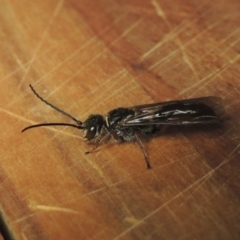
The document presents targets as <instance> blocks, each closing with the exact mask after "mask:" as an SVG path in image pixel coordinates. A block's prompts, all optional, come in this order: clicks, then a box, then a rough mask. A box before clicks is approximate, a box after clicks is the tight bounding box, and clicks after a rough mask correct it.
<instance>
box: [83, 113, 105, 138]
mask: <svg viewBox="0 0 240 240" xmlns="http://www.w3.org/2000/svg"><path fill="white" fill-rule="evenodd" d="M103 125H104V119H103V116H102V115H99V114H95V115H90V116H89V117H88V118H87V120H86V121H85V122H84V123H83V124H82V127H83V128H84V129H85V130H84V135H83V137H84V138H85V139H86V140H88V141H91V140H93V139H95V138H96V137H97V136H99V134H100V133H101V130H102V127H103Z"/></svg>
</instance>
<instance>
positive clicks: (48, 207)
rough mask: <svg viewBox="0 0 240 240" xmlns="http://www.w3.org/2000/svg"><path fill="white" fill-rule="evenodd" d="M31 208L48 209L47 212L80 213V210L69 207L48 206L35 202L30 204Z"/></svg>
mask: <svg viewBox="0 0 240 240" xmlns="http://www.w3.org/2000/svg"><path fill="white" fill-rule="evenodd" d="M29 208H30V209H33V210H42V211H47V212H49V211H50V212H52V211H53V212H63V213H72V214H79V212H77V211H75V210H72V209H69V208H62V207H55V206H46V205H38V204H35V203H31V204H30V205H29Z"/></svg>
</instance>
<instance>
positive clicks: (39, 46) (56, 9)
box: [15, 0, 64, 96]
mask: <svg viewBox="0 0 240 240" xmlns="http://www.w3.org/2000/svg"><path fill="white" fill-rule="evenodd" d="M63 3H64V0H60V1H59V2H58V4H57V6H56V8H55V10H54V12H53V14H52V16H51V18H50V20H49V24H48V25H47V27H46V29H45V30H44V32H43V34H42V38H41V40H40V42H39V43H38V45H37V47H36V49H35V51H34V53H33V56H32V59H31V60H30V62H29V65H28V67H27V69H26V72H25V74H24V76H23V78H22V79H21V81H20V83H19V86H18V89H17V91H16V94H15V96H16V95H17V94H18V92H19V89H20V87H21V85H22V83H23V82H24V80H25V78H26V76H27V74H28V72H29V70H30V68H31V66H32V63H33V62H34V61H35V58H36V56H37V54H38V52H39V50H40V48H41V46H42V44H43V42H44V40H45V37H46V35H47V32H48V30H49V28H50V27H51V25H52V23H53V21H54V19H55V17H56V16H57V14H58V13H59V11H60V9H61V7H62V5H63Z"/></svg>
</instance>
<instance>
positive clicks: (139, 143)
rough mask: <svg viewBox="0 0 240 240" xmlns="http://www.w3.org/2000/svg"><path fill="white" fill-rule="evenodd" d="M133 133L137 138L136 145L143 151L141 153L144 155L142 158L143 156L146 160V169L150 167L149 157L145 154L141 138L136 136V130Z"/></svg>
mask: <svg viewBox="0 0 240 240" xmlns="http://www.w3.org/2000/svg"><path fill="white" fill-rule="evenodd" d="M134 135H135V138H136V140H137V143H138V146H139V147H140V148H141V150H142V152H143V155H144V158H145V161H146V164H147V168H148V169H151V168H152V167H151V165H150V162H149V159H148V156H147V153H146V151H145V149H144V147H143V143H142V140H141V138H140V137H139V136H138V132H137V131H134Z"/></svg>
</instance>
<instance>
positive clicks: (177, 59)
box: [0, 0, 240, 240]
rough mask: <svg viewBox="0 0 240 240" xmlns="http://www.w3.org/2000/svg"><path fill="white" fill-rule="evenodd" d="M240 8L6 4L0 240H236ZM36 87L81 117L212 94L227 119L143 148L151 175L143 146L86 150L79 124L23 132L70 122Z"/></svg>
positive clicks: (1, 45) (87, 0)
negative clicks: (31, 127) (40, 125)
mask: <svg viewBox="0 0 240 240" xmlns="http://www.w3.org/2000/svg"><path fill="white" fill-rule="evenodd" d="M239 11H240V2H239V0H228V1H227V0H222V1H206V0H203V1H197V0H191V1H182V0H181V1H180V0H174V1H163V0H147V1H146V0H138V1H134V0H130V1H124V0H122V1H110V0H99V1H92V0H67V1H58V0H51V1H49V0H42V1H29V0H22V1H17V0H10V1H1V7H0V26H1V31H0V39H1V41H0V60H1V64H0V86H1V94H0V104H1V105H0V112H1V152H0V154H1V155H0V196H1V201H0V212H1V216H2V222H3V223H4V224H5V230H3V229H1V231H2V232H3V237H4V239H20V240H26V239H29V240H30V239H31V240H34V239H49V240H50V239H51V240H52V239H115V240H118V239H181V240H183V239H184V240H185V239H218V240H220V239H239V237H240V228H239V226H240V217H239V216H240V188H239V186H240V185H239V182H240V177H239V176H240V174H239V169H240V161H239V160H240V151H239V147H240V144H239V142H240V141H239V140H240V126H239V122H240V110H239V109H240V101H239V99H240V98H239V97H240V81H239V78H240V54H239V53H240V28H239V26H240V18H239ZM30 83H31V84H32V85H33V86H34V87H35V89H36V90H37V91H38V92H39V94H41V96H42V97H44V98H45V99H47V100H49V101H51V102H52V103H53V104H55V105H57V106H58V107H60V108H62V109H64V110H65V111H67V112H69V113H70V114H72V115H74V116H75V117H76V118H79V119H80V120H85V119H86V118H87V116H88V115H90V114H92V113H101V114H105V113H107V112H108V111H109V110H111V109H114V108H116V107H120V106H132V105H136V104H143V103H152V102H160V101H166V100H170V99H183V98H190V97H200V96H208V95H215V96H219V97H221V98H222V99H223V105H224V107H225V110H226V121H225V123H224V125H223V126H222V127H220V128H217V127H212V126H211V127H210V126H207V127H204V128H203V127H201V128H200V127H199V128H194V129H193V128H188V129H181V128H180V129H179V128H178V129H170V131H166V132H164V133H163V135H162V136H161V137H157V138H154V139H152V140H151V141H149V142H147V143H146V144H145V147H146V151H147V153H148V155H149V158H150V161H151V164H152V166H153V169H152V170H146V166H145V162H144V158H143V155H142V153H141V151H140V149H139V147H138V146H137V144H135V143H126V144H114V143H113V142H110V143H109V144H107V145H104V146H102V147H101V149H99V150H98V151H96V152H94V153H92V154H90V155H85V154H84V153H85V151H87V150H89V149H91V146H89V145H88V144H87V143H86V142H84V141H82V137H81V136H82V132H81V131H80V130H79V131H78V130H76V129H71V128H67V127H66V128H60V127H56V128H53V127H52V128H41V129H40V128H39V129H35V130H31V131H30V130H29V131H28V132H25V133H21V129H23V128H24V127H26V126H28V125H30V124H34V123H41V122H71V120H70V119H68V118H67V117H65V116H63V115H61V114H60V113H58V112H56V111H54V110H53V109H51V108H50V107H48V106H46V105H45V104H43V103H42V102H40V101H39V99H37V98H36V97H35V96H34V95H33V94H32V92H31V91H30V89H29V87H28V85H29V84H30ZM1 226H2V224H1ZM0 239H1V237H0Z"/></svg>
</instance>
